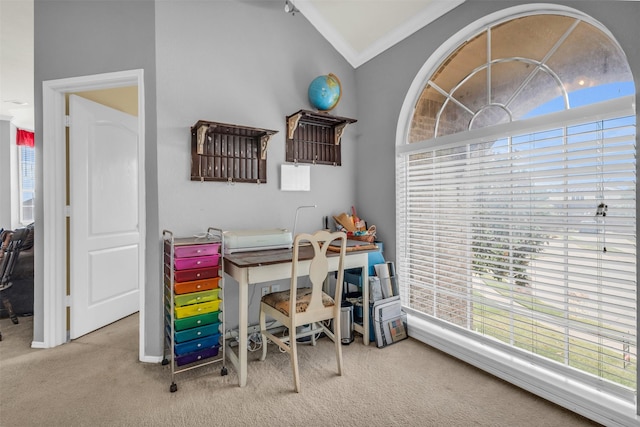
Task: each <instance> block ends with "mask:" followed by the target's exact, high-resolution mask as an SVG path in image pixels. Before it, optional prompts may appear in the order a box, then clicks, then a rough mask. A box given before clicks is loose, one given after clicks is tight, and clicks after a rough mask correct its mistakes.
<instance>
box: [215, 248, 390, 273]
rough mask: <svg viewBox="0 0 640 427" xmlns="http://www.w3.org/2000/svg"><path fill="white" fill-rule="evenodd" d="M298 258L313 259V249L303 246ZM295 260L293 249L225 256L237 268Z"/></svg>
mask: <svg viewBox="0 0 640 427" xmlns="http://www.w3.org/2000/svg"><path fill="white" fill-rule="evenodd" d="M377 249H378V248H377V246H376V247H375V249H371V248H367V249H362V250H358V251H352V252H347V253H346V254H345V255H347V256H348V255H349V254H352V253H354V252H371V251H373V250H377ZM327 256H328V257H334V256H338V252H331V251H327ZM298 258H299V259H300V260H301V261H304V260H308V259H311V258H313V248H312V247H311V246H301V247H300V252H299V253H298ZM292 259H293V250H292V249H266V250H260V251H249V252H234V253H231V254H227V255H225V256H224V261H225V262H230V263H231V264H233V265H235V266H236V267H240V268H247V267H259V266H261V265H270V264H280V263H284V262H291V260H292Z"/></svg>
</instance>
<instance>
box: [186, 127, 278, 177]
mask: <svg viewBox="0 0 640 427" xmlns="http://www.w3.org/2000/svg"><path fill="white" fill-rule="evenodd" d="M276 133H278V131H275V130H269V129H260V128H253V127H247V126H239V125H232V124H227V123H219V122H209V121H205V120H199V121H198V122H197V123H196V124H195V125H193V126H192V127H191V180H192V181H224V182H250V183H258V184H260V183H266V182H267V147H268V145H269V139H270V138H271V136H272V135H274V134H276Z"/></svg>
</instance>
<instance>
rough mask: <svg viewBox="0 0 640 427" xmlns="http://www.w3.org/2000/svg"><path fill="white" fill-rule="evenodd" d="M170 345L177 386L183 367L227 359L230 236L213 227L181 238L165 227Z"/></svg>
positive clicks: (167, 357) (167, 356) (168, 361)
mask: <svg viewBox="0 0 640 427" xmlns="http://www.w3.org/2000/svg"><path fill="white" fill-rule="evenodd" d="M162 239H163V240H164V245H163V248H164V250H163V255H162V256H163V262H164V268H163V271H164V278H163V288H164V306H165V315H164V319H165V328H164V329H165V346H164V358H163V360H162V364H163V365H171V386H170V387H169V391H171V392H175V391H177V390H178V386H177V384H176V382H175V376H176V375H177V374H179V373H181V372H185V371H188V370H191V369H195V368H199V367H203V366H207V365H210V364H212V363H217V362H222V369H221V372H220V374H221V375H227V368H226V367H225V365H224V361H225V340H224V333H225V327H224V315H223V311H224V278H223V276H222V275H223V273H222V272H223V263H224V235H223V232H222V230H220V229H217V228H209V229H208V230H207V233H206V237H190V238H176V237H174V235H173V233H172V232H171V231H169V230H164V231H163V232H162Z"/></svg>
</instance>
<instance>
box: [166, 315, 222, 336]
mask: <svg viewBox="0 0 640 427" xmlns="http://www.w3.org/2000/svg"><path fill="white" fill-rule="evenodd" d="M219 316H220V312H219V311H214V312H212V313H205V314H201V315H199V316H191V317H187V318H184V319H176V320H175V322H174V325H173V326H174V328H173V329H174V330H175V331H183V330H185V329H190V328H197V327H198V326H205V325H210V324H212V323H217V322H219V321H220V317H219ZM170 322H171V317H170V316H169V318H168V319H167V323H170Z"/></svg>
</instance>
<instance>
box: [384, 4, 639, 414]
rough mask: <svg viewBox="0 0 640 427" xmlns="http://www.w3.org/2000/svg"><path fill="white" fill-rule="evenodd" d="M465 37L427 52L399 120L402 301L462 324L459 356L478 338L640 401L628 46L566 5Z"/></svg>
mask: <svg viewBox="0 0 640 427" xmlns="http://www.w3.org/2000/svg"><path fill="white" fill-rule="evenodd" d="M460 37H461V40H464V41H463V42H462V43H460V44H459V45H457V46H455V47H454V48H453V49H450V52H448V53H445V54H444V55H441V56H440V60H435V61H434V59H433V58H430V59H429V61H431V62H428V64H431V63H433V64H435V65H429V67H428V68H429V69H427V70H426V72H424V73H423V75H424V76H425V77H418V78H417V79H421V80H420V81H421V82H422V83H421V86H418V87H419V90H418V91H416V92H415V93H409V94H408V96H407V101H406V102H405V108H406V106H407V105H409V106H412V107H413V111H412V114H411V115H410V117H409V120H407V121H406V122H405V123H402V119H401V123H400V125H399V126H400V128H402V127H403V126H404V129H405V130H404V131H401V132H399V134H401V133H402V132H404V133H402V134H403V137H402V141H400V143H399V144H398V145H397V149H396V154H397V164H396V181H397V192H396V193H397V201H396V204H397V208H398V214H397V232H398V240H397V258H398V260H397V264H398V265H397V271H398V277H399V283H400V284H401V286H402V292H403V293H402V296H403V303H404V305H405V306H406V307H407V309H408V311H409V313H410V315H412V316H415V317H416V318H418V319H421V321H425V322H427V323H425V324H431V325H438V326H439V327H442V329H441V330H447V331H449V332H453V334H449V335H448V337H449V338H447V339H452V338H451V337H456V338H453V339H452V340H453V341H452V342H453V343H452V344H444V347H447V346H448V348H451V349H456V348H457V349H458V350H452V353H456V351H458V352H459V353H460V355H462V356H464V357H467V358H468V357H469V350H468V349H469V348H470V346H471V345H472V344H469V342H475V343H476V344H479V345H481V346H487V347H485V348H491V349H494V350H495V349H497V350H499V351H501V352H503V354H508V355H510V357H517V358H519V360H528V361H533V363H534V364H535V365H536V366H540V367H543V368H544V369H548V372H551V371H553V372H555V373H556V374H558V373H559V374H560V375H563V378H571V379H572V381H579V382H580V383H582V384H587V385H588V386H590V387H592V388H593V389H594V390H595V389H597V390H601V389H605V390H609V391H612V395H613V394H615V395H616V396H618V397H619V396H623V399H624V400H625V401H626V402H634V399H635V394H636V390H637V330H636V329H637V326H636V325H637V324H636V314H637V311H636V310H637V309H636V228H635V224H636V212H635V210H636V209H635V206H636V202H635V200H636V178H635V171H636V164H635V156H636V149H635V140H636V123H635V108H634V95H635V93H636V90H635V86H634V83H633V78H632V74H631V71H630V68H629V65H628V62H627V60H626V57H625V55H624V52H623V51H622V50H621V48H620V47H619V45H618V44H617V42H616V41H615V40H614V39H613V37H612V36H610V34H609V33H608V32H607V31H606V29H604V28H603V27H601V26H600V25H599V24H598V23H596V22H593V21H590V20H588V19H587V18H586V17H584V16H579V15H578V14H577V13H568V12H567V13H564V12H559V13H557V14H556V13H535V14H530V13H529V14H522V15H519V16H510V17H509V18H508V19H501V20H500V21H496V22H492V23H490V24H489V25H485V26H484V27H483V28H482V29H481V30H480V31H477V32H475V33H473V34H461V35H460ZM425 66H426V64H425ZM424 70H425V69H423V71H424ZM414 87H416V83H415V82H414ZM418 335H419V334H418ZM429 339H431V340H433V336H430V338H429ZM463 340H467V341H465V342H466V343H467V344H464V345H462V344H461V343H462V342H463ZM443 342H444V341H443ZM494 350H491V351H494ZM472 357H473V358H478V359H480V358H482V357H483V356H481V355H480V356H478V355H477V354H474V355H473V356H472ZM496 360H497V359H494V360H493V361H489V360H488V359H487V360H486V361H485V363H486V364H487V366H491V365H495V363H497V362H496ZM505 360H514V359H510V358H505ZM515 365H517V364H515V363H514V364H512V366H506V367H504V369H505V371H506V370H509V369H517V368H515V367H514V366H515ZM493 369H495V366H494V368H493ZM500 369H503V368H500ZM556 386H557V385H554V386H553V387H556Z"/></svg>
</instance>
